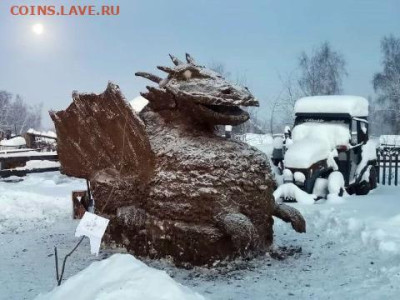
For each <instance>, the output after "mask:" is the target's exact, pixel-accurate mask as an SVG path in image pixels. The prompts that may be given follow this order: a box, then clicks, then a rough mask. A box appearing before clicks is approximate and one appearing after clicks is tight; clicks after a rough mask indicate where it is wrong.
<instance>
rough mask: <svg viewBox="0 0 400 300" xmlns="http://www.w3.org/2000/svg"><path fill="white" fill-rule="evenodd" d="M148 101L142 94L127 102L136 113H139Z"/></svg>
mask: <svg viewBox="0 0 400 300" xmlns="http://www.w3.org/2000/svg"><path fill="white" fill-rule="evenodd" d="M148 103H149V100H147V99H146V98H144V97H142V96H138V97H136V98H135V99H133V100H132V101H130V102H129V104H130V105H131V106H132V108H133V110H134V111H135V112H137V113H140V112H141V111H142V110H143V108H145V107H146V105H147V104H148Z"/></svg>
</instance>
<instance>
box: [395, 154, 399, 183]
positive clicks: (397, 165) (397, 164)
mask: <svg viewBox="0 0 400 300" xmlns="http://www.w3.org/2000/svg"><path fill="white" fill-rule="evenodd" d="M394 167H395V169H394V185H396V186H397V184H398V183H397V182H398V173H399V152H396V161H395V163H394Z"/></svg>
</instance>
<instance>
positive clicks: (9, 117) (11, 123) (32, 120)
mask: <svg viewBox="0 0 400 300" xmlns="http://www.w3.org/2000/svg"><path fill="white" fill-rule="evenodd" d="M41 111H42V106H41V105H37V106H29V105H27V104H26V103H25V102H24V100H23V99H22V97H21V96H19V95H16V96H15V98H14V99H13V97H12V94H10V93H8V92H6V91H0V130H7V129H8V130H11V131H14V133H15V134H22V133H24V132H26V131H27V130H28V129H29V128H38V127H39V126H40V123H41Z"/></svg>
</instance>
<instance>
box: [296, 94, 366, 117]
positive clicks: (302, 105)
mask: <svg viewBox="0 0 400 300" xmlns="http://www.w3.org/2000/svg"><path fill="white" fill-rule="evenodd" d="M294 111H295V113H296V114H297V113H345V114H350V115H351V116H352V117H366V116H368V100H367V99H365V98H363V97H358V96H313V97H304V98H300V99H299V100H297V101H296V104H295V106H294Z"/></svg>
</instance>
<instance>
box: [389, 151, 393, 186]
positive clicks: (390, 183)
mask: <svg viewBox="0 0 400 300" xmlns="http://www.w3.org/2000/svg"><path fill="white" fill-rule="evenodd" d="M392 156H393V153H392V152H389V185H392Z"/></svg>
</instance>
